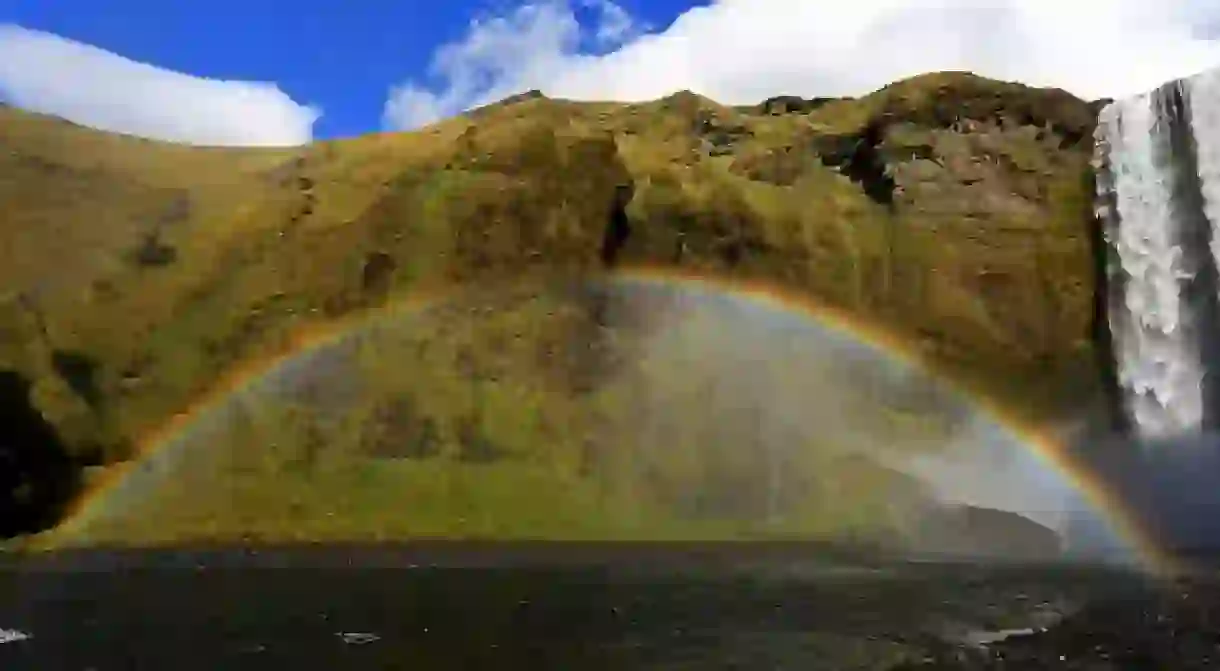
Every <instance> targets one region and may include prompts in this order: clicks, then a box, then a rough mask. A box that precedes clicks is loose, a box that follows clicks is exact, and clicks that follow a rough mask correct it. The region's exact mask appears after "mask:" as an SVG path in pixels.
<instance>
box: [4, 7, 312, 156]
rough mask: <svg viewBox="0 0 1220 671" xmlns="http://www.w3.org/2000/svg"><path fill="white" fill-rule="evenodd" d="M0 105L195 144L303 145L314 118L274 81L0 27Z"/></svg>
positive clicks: (310, 108)
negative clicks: (165, 65)
mask: <svg viewBox="0 0 1220 671" xmlns="http://www.w3.org/2000/svg"><path fill="white" fill-rule="evenodd" d="M0 100H7V101H8V102H10V103H12V104H14V105H17V106H19V107H22V108H25V109H29V110H33V111H37V112H43V113H46V114H53V115H56V116H60V117H63V118H65V119H68V120H70V121H73V122H76V123H79V124H81V125H85V126H91V127H93V128H100V129H103V130H109V131H116V132H121V133H129V134H132V135H139V136H143V137H150V138H156V139H162V140H170V141H174V142H183V143H188V144H199V145H257V146H292V145H299V144H304V143H307V142H309V141H310V140H311V138H312V135H313V123H314V121H316V120H317V119H318V117H319V115H320V113H319V111H318V110H317V109H315V108H313V107H309V106H304V105H300V104H298V103H296V102H294V101H293V100H292V99H291V98H289V97H288V96H287V95H286V94H285V93H284V92H283V91H281V90H279V88H278V87H276V86H275V84H270V83H262V82H243V81H224V80H218V79H205V78H202V77H193V76H191V75H186V74H182V73H179V72H172V71H170V70H163V69H161V68H158V67H155V66H152V65H147V64H145V63H138V62H136V61H132V60H129V59H127V58H124V57H122V56H119V55H117V54H114V53H111V52H109V51H105V50H103V49H98V48H96V47H92V46H89V45H86V44H81V43H79V42H73V41H72V40H68V39H64V38H62V37H58V36H56V35H52V34H50V33H44V32H40V31H35V30H29V29H26V28H22V27H21V26H16V25H12V24H0Z"/></svg>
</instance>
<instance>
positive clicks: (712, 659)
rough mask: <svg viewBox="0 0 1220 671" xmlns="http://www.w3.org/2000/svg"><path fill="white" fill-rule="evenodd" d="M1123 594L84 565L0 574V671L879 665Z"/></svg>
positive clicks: (1045, 577)
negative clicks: (1, 634) (11, 633)
mask: <svg viewBox="0 0 1220 671" xmlns="http://www.w3.org/2000/svg"><path fill="white" fill-rule="evenodd" d="M1136 588H1139V589H1145V588H1146V585H1143V584H1142V583H1140V581H1137V580H1134V579H1133V578H1132V577H1131V576H1128V575H1125V574H1119V573H1115V572H1113V571H1111V570H1106V571H1102V570H1094V569H1088V568H1082V567H1056V566H1040V567H1033V566H1030V567H1019V566H1007V567H998V566H992V567H984V566H978V565H969V564H951V565H946V564H931V563H924V564H910V563H891V562H865V561H860V560H857V559H851V560H848V559H845V558H843V557H835V558H830V557H829V556H827V555H826V554H825V553H822V552H820V551H818V550H817V549H814V548H801V547H795V548H786V549H782V550H769V551H766V552H759V551H756V550H751V549H749V548H744V549H743V548H741V547H740V546H738V547H737V548H734V549H730V550H723V549H715V548H711V549H709V548H698V547H695V548H684V549H673V548H665V549H660V550H655V549H654V550H638V549H632V550H624V549H621V548H620V549H617V550H614V549H610V550H605V549H599V548H597V547H594V546H586V547H580V548H577V547H573V548H568V547H553V546H552V547H548V548H542V549H538V548H533V549H529V550H524V551H523V550H520V549H496V548H494V547H484V548H463V549H459V550H446V551H441V552H437V551H420V550H402V549H395V550H387V549H369V548H361V549H353V548H329V549H325V550H322V549H313V550H291V551H280V552H267V551H264V552H260V553H250V552H237V551H226V552H210V553H199V552H194V553H185V552H183V553H159V554H150V553H132V554H102V553H84V554H76V555H64V556H60V557H54V558H49V559H47V558H44V559H39V560H37V561H31V562H27V563H22V562H17V561H10V562H9V563H8V564H7V565H6V566H4V567H3V568H0V628H2V629H8V630H15V631H20V632H23V633H25V634H28V635H29V638H27V639H25V640H15V641H11V642H8V643H3V644H0V669H4V670H5V671H10V670H12V671H17V670H24V669H32V670H38V671H54V670H58V669H76V670H83V669H94V670H96V671H109V670H111V669H169V670H179V669H182V670H185V669H226V670H227V669H234V670H238V669H313V668H318V669H412V670H418V669H484V668H486V669H532V670H535V671H536V670H538V669H594V670H596V669H802V670H813V669H896V668H910V667H902V666H900V665H902V664H931V663H933V661H934V660H935V659H939V657H937V656H938V655H941V656H943V655H945V654H948V653H946V651H958V652H956V653H955V654H956V655H957V657H959V658H964V657H963V655H975V656H978V655H984V656H985V655H987V654H990V653H987V652H986V651H983V650H982V649H981V648H979V647H978V646H977V645H973V646H972V645H970V644H969V640H971V639H972V637H977V636H980V635H982V636H983V637H985V636H986V632H987V631H996V630H1003V629H1024V628H1038V627H1047V626H1051V628H1052V631H1054V627H1053V626H1052V625H1054V623H1055V622H1057V621H1058V620H1059V619H1060V618H1062V617H1063V616H1064V615H1068V614H1071V613H1072V612H1075V611H1077V610H1079V609H1080V608H1082V607H1085V606H1087V605H1088V604H1090V603H1093V602H1095V601H1096V600H1097V599H1102V598H1115V595H1121V594H1126V593H1128V592H1131V591H1132V590H1134V589H1136ZM0 640H4V639H3V638H0ZM1217 643H1218V644H1220V638H1217ZM962 651H964V652H962ZM929 668H944V667H929ZM966 668H975V667H966ZM1005 668H1027V667H1005ZM1028 668H1035V667H1028ZM1036 668H1041V667H1036ZM1089 668H1094V667H1089ZM1096 668H1107V667H1096ZM1181 668H1193V667H1189V666H1182V667H1181ZM1200 668H1206V667H1200Z"/></svg>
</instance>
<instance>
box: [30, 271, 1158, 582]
mask: <svg viewBox="0 0 1220 671" xmlns="http://www.w3.org/2000/svg"><path fill="white" fill-rule="evenodd" d="M595 281H596V282H604V283H607V284H609V285H612V286H613V285H626V286H631V285H636V286H641V285H642V286H650V285H651V286H659V287H677V288H690V289H699V290H702V291H704V292H707V293H712V294H718V295H727V296H731V297H733V298H736V299H741V300H746V301H750V302H756V303H759V304H762V305H763V306H765V307H767V308H769V309H773V310H776V311H779V312H783V313H789V314H795V315H798V316H800V317H802V318H803V319H808V320H811V321H814V322H816V323H817V324H818V325H820V326H823V327H827V328H830V329H832V330H835V331H838V332H840V333H841V334H843V335H846V336H848V337H850V338H852V339H853V340H855V341H857V342H861V343H863V344H866V345H868V346H870V347H872V348H874V349H876V350H878V351H880V352H883V353H885V354H886V355H888V356H890V357H892V358H895V359H897V360H899V361H901V362H902V363H905V364H908V365H910V366H912V367H914V368H917V369H919V370H920V371H922V372H924V373H926V374H928V375H930V376H932V377H934V378H936V379H938V380H939V381H941V382H944V383H946V384H948V385H949V386H950V387H951V388H953V389H955V390H956V391H957V392H958V393H959V395H960V396H961V397H962V398H964V399H966V400H967V401H968V402H969V403H970V405H971V406H972V407H973V409H974V410H975V411H976V412H978V413H981V414H983V415H984V416H986V417H988V418H989V419H991V420H993V421H994V422H995V423H997V424H999V425H1000V426H1002V427H1004V428H1005V429H1006V430H1007V431H1008V432H1009V433H1010V434H1011V435H1012V436H1013V437H1014V438H1016V439H1017V440H1018V441H1019V443H1020V444H1021V445H1022V447H1023V448H1024V449H1025V450H1027V451H1028V452H1029V453H1030V454H1031V455H1032V456H1033V457H1034V458H1035V459H1036V460H1037V462H1038V463H1039V464H1040V465H1041V466H1042V467H1045V468H1046V469H1048V470H1050V471H1052V472H1053V473H1054V474H1055V475H1057V476H1058V477H1060V478H1062V479H1064V480H1066V481H1067V482H1068V483H1069V484H1070V485H1071V487H1072V488H1074V489H1075V490H1076V492H1077V493H1078V494H1079V495H1080V496H1082V497H1083V498H1084V500H1085V502H1086V503H1087V504H1088V505H1089V507H1090V508H1091V509H1092V510H1093V512H1094V513H1095V514H1096V515H1098V516H1099V517H1100V518H1101V521H1102V522H1103V523H1104V524H1105V525H1106V526H1107V527H1108V528H1109V531H1110V532H1112V533H1113V534H1114V535H1115V536H1116V537H1117V538H1118V539H1120V540H1121V541H1122V542H1123V543H1124V544H1125V545H1126V546H1127V549H1128V550H1129V551H1130V552H1131V553H1132V554H1133V556H1134V558H1135V560H1136V561H1137V562H1138V564H1139V566H1140V567H1141V568H1143V569H1144V570H1146V571H1149V572H1152V573H1162V572H1171V571H1174V570H1177V568H1178V565H1177V564H1176V562H1175V561H1174V560H1173V559H1172V558H1171V557H1170V556H1169V555H1168V554H1167V553H1165V552H1164V551H1162V550H1161V548H1160V547H1159V544H1158V543H1157V541H1156V540H1155V538H1154V537H1153V536H1152V535H1151V534H1150V533H1148V532H1147V531H1146V530H1145V529H1144V528H1143V527H1142V525H1141V523H1140V522H1139V520H1138V518H1137V516H1136V515H1135V514H1134V512H1133V511H1131V510H1130V509H1129V507H1128V506H1127V505H1125V503H1124V501H1123V500H1122V498H1121V497H1120V496H1119V495H1118V493H1117V492H1116V491H1115V490H1114V489H1113V488H1112V487H1111V486H1110V485H1109V484H1108V483H1107V482H1105V481H1104V480H1103V479H1102V478H1101V477H1099V476H1098V475H1097V474H1095V473H1093V472H1092V471H1091V470H1090V469H1089V468H1088V467H1087V466H1086V465H1085V464H1083V463H1081V462H1080V461H1079V460H1077V459H1076V458H1074V457H1073V456H1072V455H1071V454H1069V453H1068V452H1067V451H1066V450H1065V449H1064V448H1063V446H1062V445H1061V444H1060V442H1059V441H1058V440H1056V439H1055V438H1054V437H1053V436H1051V435H1049V433H1048V432H1046V431H1045V430H1043V429H1041V428H1039V427H1037V426H1034V425H1033V424H1032V423H1031V422H1029V421H1027V420H1025V419H1024V418H1022V417H1020V416H1019V414H1018V413H1016V412H1014V411H1012V410H1010V409H1007V408H1004V407H1001V405H1000V404H999V403H997V402H996V401H994V400H992V399H989V398H988V397H987V396H986V395H985V394H981V393H979V392H978V391H977V390H975V389H973V388H971V387H970V386H969V385H967V384H964V383H962V382H961V381H960V380H956V379H953V378H952V377H951V376H946V375H944V374H941V373H939V372H938V371H937V370H936V369H935V367H934V366H932V365H930V364H929V363H928V362H927V361H926V359H925V358H924V357H923V356H922V355H921V354H920V353H919V352H918V350H916V348H915V347H914V346H913V345H912V344H911V343H909V342H905V341H903V340H902V339H900V338H898V337H896V336H895V335H894V334H892V333H891V332H889V331H887V330H886V329H884V328H882V327H880V326H878V325H876V324H873V323H870V322H869V321H868V320H866V319H862V318H861V317H860V316H859V315H855V314H852V313H850V312H848V311H846V310H842V309H838V308H834V307H831V306H828V305H825V304H820V303H818V302H817V301H816V300H815V299H813V298H812V297H810V296H808V295H806V294H803V293H800V292H798V291H795V290H791V289H784V288H781V287H778V286H776V285H774V284H772V283H767V282H762V281H749V280H741V279H727V278H724V277H720V276H715V275H713V274H710V273H699V272H694V271H690V270H681V269H674V268H661V267H651V266H634V267H630V268H624V269H620V270H616V271H615V272H614V273H613V274H610V275H608V276H606V277H604V278H601V279H597V280H595ZM451 293H452V292H451V291H443V290H439V291H416V292H414V293H411V294H408V295H407V296H405V297H401V298H396V299H393V300H391V301H389V302H387V303H386V304H385V305H383V306H381V307H378V308H375V309H371V310H367V311H364V312H361V313H358V314H356V315H353V316H350V317H347V318H343V319H338V320H331V321H328V322H325V323H319V324H313V325H310V326H307V327H303V328H302V329H300V330H299V331H298V332H297V333H296V334H295V335H294V336H293V337H292V338H290V339H289V340H288V341H287V342H286V343H285V344H284V345H283V346H282V347H279V348H277V349H276V350H275V351H274V352H272V353H270V354H267V355H264V356H262V357H258V358H255V359H254V360H251V361H249V362H247V363H246V364H244V365H242V366H239V367H237V368H236V369H234V370H232V371H230V372H229V373H227V374H226V375H224V376H223V377H222V378H221V379H220V380H218V381H217V382H216V383H215V384H213V385H212V386H211V387H210V388H209V390H208V391H207V392H205V393H203V394H202V395H200V396H198V397H197V398H196V399H195V400H194V401H193V402H191V403H190V404H188V405H187V406H186V407H185V408H183V409H182V410H181V411H180V412H178V413H176V414H175V415H173V416H172V417H171V418H170V419H169V420H168V421H167V422H165V423H164V424H162V425H161V426H160V427H158V428H157V429H156V430H154V431H152V432H150V433H149V434H147V435H146V436H144V437H143V438H142V440H140V441H138V443H137V450H136V457H135V458H134V459H132V460H130V461H129V462H127V463H126V464H124V465H122V466H118V467H115V468H113V469H111V470H110V472H108V473H107V474H106V475H105V476H104V477H102V478H101V479H100V480H98V481H96V482H94V483H92V484H91V486H90V487H89V488H88V490H87V491H85V492H84V493H83V494H82V495H81V496H79V497H78V498H77V499H76V500H75V501H74V502H73V503H72V505H71V506H70V508H69V510H68V512H67V514H66V515H65V517H64V521H63V523H61V525H60V526H59V527H57V528H56V529H55V530H53V531H52V532H50V533H49V534H48V539H49V540H48V541H47V543H46V546H47V547H51V548H54V547H55V545H56V540H55V539H56V538H57V537H58V536H60V535H61V534H62V535H65V536H66V537H69V538H70V537H71V534H72V532H73V530H74V529H75V528H78V527H79V526H80V525H84V524H87V523H88V521H89V520H90V519H91V517H92V516H93V515H94V514H96V513H97V512H98V511H99V510H101V509H103V508H105V506H106V504H107V502H109V501H110V500H111V499H112V498H113V497H114V496H115V494H116V493H117V492H118V491H120V490H122V489H123V488H124V486H125V485H127V484H129V482H130V481H131V479H132V478H131V475H132V473H133V472H134V470H135V469H137V468H139V467H141V465H143V464H145V463H147V462H148V461H150V460H151V459H152V458H153V457H154V456H157V455H159V454H161V453H163V452H165V451H167V450H168V449H169V447H170V446H172V445H174V444H177V443H179V442H180V441H181V440H182V439H183V438H184V436H186V435H188V434H190V433H191V431H192V429H193V428H194V427H195V426H196V425H197V424H198V422H199V421H200V420H201V418H202V417H203V416H204V415H205V414H207V412H208V411H209V410H210V409H213V408H215V407H217V406H219V405H221V404H222V403H223V402H224V401H225V400H226V399H228V398H230V397H232V396H234V395H235V394H238V393H241V392H242V391H243V390H246V389H248V388H249V387H250V386H251V385H254V384H256V383H257V382H259V381H260V380H263V379H266V378H268V377H269V376H271V375H273V374H274V373H275V372H276V371H278V370H280V369H281V368H282V367H283V366H284V365H285V364H286V363H288V362H290V361H292V360H294V359H296V358H298V357H300V356H303V355H307V354H309V353H311V352H315V351H317V350H319V349H322V348H326V347H328V346H333V345H336V344H338V343H339V342H341V341H342V340H343V339H344V338H345V337H347V336H349V335H351V334H353V333H359V332H361V331H363V330H365V329H367V328H369V327H370V326H371V325H373V324H375V323H380V322H381V321H382V320H384V319H387V318H394V317H398V316H408V315H413V314H418V313H419V312H420V311H422V310H425V309H427V308H428V307H430V306H432V305H435V304H436V303H437V302H438V301H440V300H442V299H444V298H445V297H446V296H448V295H451Z"/></svg>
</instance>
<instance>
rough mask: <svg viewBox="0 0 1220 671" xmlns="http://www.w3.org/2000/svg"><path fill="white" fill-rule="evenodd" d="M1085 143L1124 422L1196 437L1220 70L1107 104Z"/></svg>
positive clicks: (1215, 241)
mask: <svg viewBox="0 0 1220 671" xmlns="http://www.w3.org/2000/svg"><path fill="white" fill-rule="evenodd" d="M1095 139H1096V150H1095V160H1094V166H1095V168H1096V169H1097V206H1098V207H1097V210H1098V216H1099V217H1100V219H1101V221H1102V222H1103V229H1104V234H1105V237H1106V241H1107V242H1108V244H1109V247H1110V250H1109V251H1110V254H1109V259H1108V261H1109V263H1108V266H1109V277H1108V281H1109V293H1110V296H1109V299H1110V301H1109V306H1108V308H1109V309H1108V314H1109V320H1110V329H1111V334H1112V338H1113V345H1114V356H1115V363H1116V366H1117V373H1118V381H1119V384H1120V385H1121V387H1122V388H1123V393H1124V400H1125V406H1126V411H1127V415H1128V419H1129V420H1130V422H1131V424H1132V428H1133V429H1134V430H1135V431H1136V432H1137V433H1138V434H1139V435H1140V436H1142V437H1146V438H1162V437H1167V436H1173V435H1181V434H1190V433H1197V432H1199V431H1201V430H1203V429H1204V428H1206V427H1208V426H1209V425H1210V424H1211V423H1212V420H1213V417H1212V415H1213V414H1214V410H1212V409H1211V406H1212V405H1213V403H1212V401H1211V394H1210V392H1209V379H1210V376H1209V374H1208V373H1209V369H1210V368H1211V365H1209V364H1211V363H1212V362H1213V361H1214V360H1215V357H1214V355H1213V354H1212V351H1213V348H1214V347H1215V346H1216V345H1215V344H1214V341H1216V340H1217V339H1218V338H1220V331H1218V330H1217V329H1218V327H1220V321H1217V310H1216V305H1217V299H1218V296H1217V283H1216V281H1215V277H1216V266H1217V259H1220V234H1218V233H1217V230H1218V229H1217V225H1218V224H1220V72H1209V73H1204V74H1202V75H1198V76H1196V77H1193V78H1190V79H1183V80H1178V81H1175V82H1171V83H1169V84H1166V85H1164V86H1162V87H1160V88H1159V89H1157V90H1156V91H1152V92H1150V93H1146V94H1143V95H1139V96H1135V97H1132V98H1127V99H1125V100H1120V101H1116V102H1113V103H1111V104H1109V105H1107V106H1106V107H1105V108H1104V109H1103V110H1102V111H1101V114H1100V117H1099V120H1098V125H1097V131H1096V138H1095Z"/></svg>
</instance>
